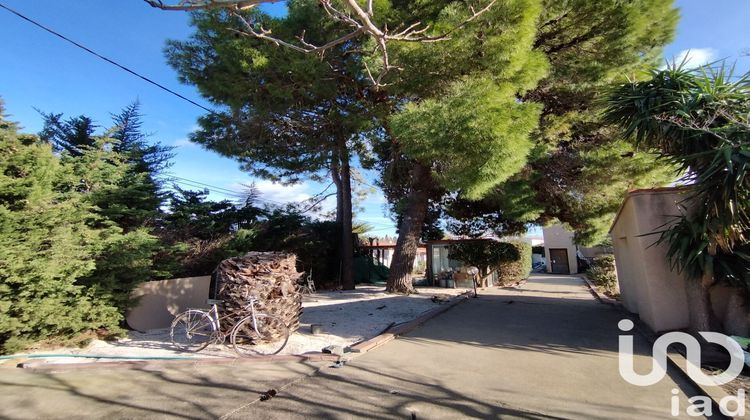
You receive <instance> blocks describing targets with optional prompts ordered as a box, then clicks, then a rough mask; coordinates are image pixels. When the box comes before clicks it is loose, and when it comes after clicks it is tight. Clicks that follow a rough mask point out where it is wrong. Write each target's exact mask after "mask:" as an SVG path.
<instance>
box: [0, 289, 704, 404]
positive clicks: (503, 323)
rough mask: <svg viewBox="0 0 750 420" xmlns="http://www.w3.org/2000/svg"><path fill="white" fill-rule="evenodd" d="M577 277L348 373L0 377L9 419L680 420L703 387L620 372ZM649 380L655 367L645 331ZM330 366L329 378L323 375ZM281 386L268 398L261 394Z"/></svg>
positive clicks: (298, 368) (455, 311)
mask: <svg viewBox="0 0 750 420" xmlns="http://www.w3.org/2000/svg"><path fill="white" fill-rule="evenodd" d="M621 318H622V315H621V314H620V313H619V312H618V311H617V310H615V309H613V308H611V307H609V306H607V305H604V304H600V303H598V302H597V301H596V300H595V299H594V298H593V297H592V296H591V295H590V294H589V292H588V290H587V289H586V288H585V286H584V285H583V283H582V282H581V281H580V280H579V279H577V278H575V277H570V276H543V275H535V276H533V277H532V278H531V279H530V281H529V282H527V283H526V284H525V285H524V286H523V287H521V288H517V289H487V290H484V291H480V297H479V298H477V299H469V300H468V301H467V302H465V303H462V304H459V305H458V306H456V307H454V308H452V309H451V310H449V311H448V312H446V313H444V314H443V315H440V316H438V317H437V318H435V319H433V320H431V321H429V322H428V323H426V324H425V325H424V326H422V327H421V328H418V329H417V330H415V331H413V332H412V333H410V334H408V335H406V336H404V337H402V338H400V339H398V340H395V341H393V342H390V343H388V344H386V345H384V346H382V347H380V348H378V349H375V350H373V351H371V352H369V353H367V354H365V355H363V356H361V357H359V358H356V359H354V360H352V361H350V362H349V363H348V364H347V365H346V366H345V367H343V368H340V369H337V368H332V367H329V366H328V365H327V364H299V363H289V364H276V365H270V364H258V365H249V364H242V365H239V364H238V365H234V366H205V365H204V366H201V365H195V366H182V367H180V368H174V367H170V368H164V367H158V366H156V367H154V368H153V369H150V370H126V369H109V370H99V369H97V370H87V371H71V372H65V373H56V374H39V373H29V372H22V371H20V369H2V370H1V371H0V387H2V392H0V417H3V418H69V417H78V418H82V417H108V418H135V417H138V418H144V417H146V418H261V419H262V418H284V419H286V418H310V417H314V418H315V417H325V418H356V417H366V418H384V419H385V418H462V417H477V418H525V419H547V418H570V419H579V418H592V419H593V418H596V419H611V418H632V419H636V418H673V416H672V415H671V413H670V411H671V405H670V401H671V397H672V390H673V389H677V390H678V391H677V392H678V397H679V401H680V407H681V412H682V415H683V416H685V408H686V407H687V405H688V403H687V398H688V396H691V395H696V391H695V390H694V389H693V388H692V387H691V386H690V385H689V384H687V383H686V382H685V381H683V380H682V379H680V377H679V376H677V375H671V374H670V376H668V377H666V378H664V379H663V380H662V381H661V382H659V383H658V384H656V385H653V386H650V387H637V386H634V385H630V384H628V383H627V382H625V381H624V380H623V379H622V378H620V375H619V373H618V362H617V343H618V334H619V333H620V331H619V330H618V329H617V322H618V321H619V320H620V319H621ZM635 341H636V352H637V353H639V354H640V355H639V356H637V357H636V370H638V371H640V372H644V373H645V372H647V371H648V369H649V368H650V366H651V359H650V358H649V357H647V356H646V355H647V354H650V346H649V345H648V344H647V343H646V341H645V340H644V339H642V338H640V337H638V336H637V335H636V337H635ZM318 369H320V370H318ZM270 389H275V390H277V391H278V394H277V395H276V396H275V397H273V398H270V399H268V400H266V401H261V400H260V399H259V398H258V397H259V395H260V394H262V393H263V392H266V391H268V390H270Z"/></svg>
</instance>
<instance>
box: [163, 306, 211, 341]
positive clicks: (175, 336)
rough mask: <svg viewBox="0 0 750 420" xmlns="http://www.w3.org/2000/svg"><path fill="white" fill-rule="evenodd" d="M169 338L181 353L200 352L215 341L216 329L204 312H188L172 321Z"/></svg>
mask: <svg viewBox="0 0 750 420" xmlns="http://www.w3.org/2000/svg"><path fill="white" fill-rule="evenodd" d="M169 336H170V337H171V338H172V344H173V345H174V346H175V347H177V348H178V349H180V350H181V351H201V350H203V349H205V348H206V346H208V345H209V344H211V343H212V342H214V341H215V340H216V327H215V326H214V323H213V321H212V320H211V317H209V316H208V314H207V313H206V312H203V311H198V310H190V311H185V312H183V313H181V314H179V315H177V318H175V319H174V321H172V328H171V330H170V332H169Z"/></svg>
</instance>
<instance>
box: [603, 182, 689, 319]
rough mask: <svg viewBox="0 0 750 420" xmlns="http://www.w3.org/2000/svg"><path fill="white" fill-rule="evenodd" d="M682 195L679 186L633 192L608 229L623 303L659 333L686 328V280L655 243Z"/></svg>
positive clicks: (675, 213) (663, 250) (664, 248)
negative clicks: (672, 268) (673, 269)
mask: <svg viewBox="0 0 750 420" xmlns="http://www.w3.org/2000/svg"><path fill="white" fill-rule="evenodd" d="M683 199H684V195H682V194H681V193H680V191H679V190H675V189H657V190H641V191H635V192H632V193H630V194H629V195H628V197H627V198H626V199H625V202H624V204H623V206H622V208H621V209H620V213H619V214H618V217H617V219H616V220H615V223H614V224H613V225H612V229H611V231H610V234H611V235H612V243H613V245H614V251H615V265H616V266H617V278H618V280H619V282H620V294H621V296H622V302H623V304H624V305H625V307H626V308H627V309H628V310H629V311H631V312H634V313H637V314H638V315H639V316H640V318H641V319H642V320H643V321H644V322H645V323H646V324H648V325H649V326H650V327H651V328H652V329H653V330H654V331H657V332H658V331H666V330H674V329H680V328H685V327H687V326H688V312H687V295H686V293H685V279H684V278H683V276H682V275H680V274H678V273H676V272H673V271H672V270H671V269H670V267H669V261H668V259H667V256H666V245H658V246H657V245H655V244H654V243H655V242H656V240H657V239H658V234H654V232H656V231H659V230H661V229H663V225H664V224H665V223H668V222H670V221H672V220H674V219H673V218H672V217H670V216H675V215H678V214H679V211H678V207H677V203H678V202H680V201H681V200H683Z"/></svg>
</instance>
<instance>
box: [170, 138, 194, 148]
mask: <svg viewBox="0 0 750 420" xmlns="http://www.w3.org/2000/svg"><path fill="white" fill-rule="evenodd" d="M172 146H174V147H195V146H197V144H195V143H193V142H191V141H190V140H188V139H177V140H175V141H173V142H172Z"/></svg>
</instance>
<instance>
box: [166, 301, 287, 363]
mask: <svg viewBox="0 0 750 420" xmlns="http://www.w3.org/2000/svg"><path fill="white" fill-rule="evenodd" d="M256 301H257V299H256V298H253V297H250V298H249V302H248V304H247V305H246V306H245V309H249V311H250V315H247V316H245V317H243V318H242V319H240V320H239V321H238V322H237V324H235V326H234V327H233V328H232V329H231V330H229V332H227V333H225V332H223V331H222V330H221V321H222V320H224V319H227V318H229V317H230V316H231V314H227V315H224V316H219V307H218V305H220V304H223V303H224V301H222V300H217V299H208V300H207V301H206V303H207V304H208V305H211V308H210V309H209V310H208V311H204V310H201V309H188V310H187V311H185V312H182V313H180V314H178V315H177V316H176V317H175V319H174V321H172V326H171V329H170V332H169V335H170V338H171V339H172V344H173V345H174V346H175V347H177V348H178V349H180V350H181V351H195V352H198V351H201V350H203V349H205V348H206V347H208V345H209V344H220V343H221V344H223V343H224V342H226V339H227V337H229V342H230V344H231V345H232V349H233V350H234V351H235V353H237V354H238V355H239V356H243V357H244V356H256V355H259V356H270V355H273V354H278V353H279V352H280V351H281V350H282V349H283V348H284V347H285V346H286V343H287V342H288V341H289V327H287V325H286V323H284V321H283V320H282V319H281V318H279V317H277V316H274V315H268V314H263V313H257V312H256V311H255V302H256Z"/></svg>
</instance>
